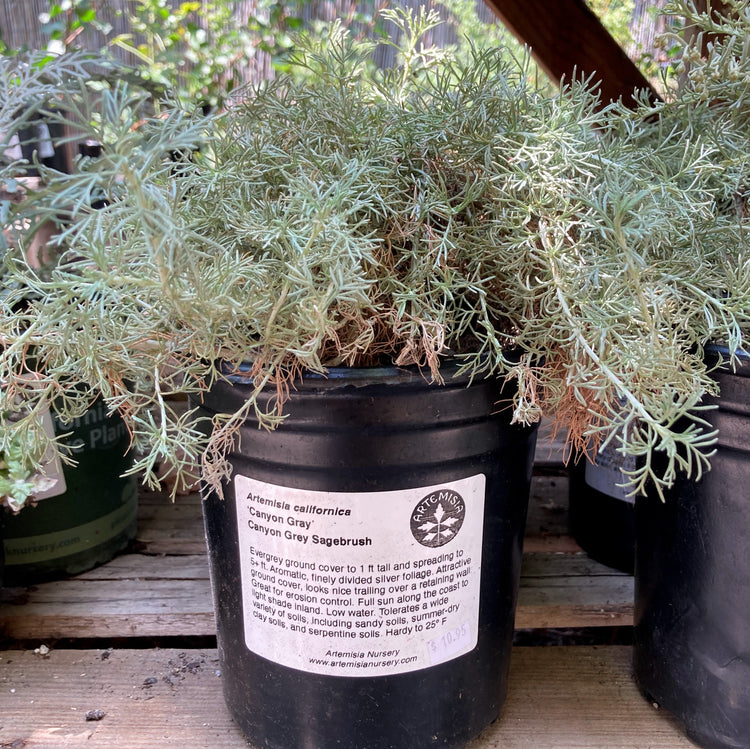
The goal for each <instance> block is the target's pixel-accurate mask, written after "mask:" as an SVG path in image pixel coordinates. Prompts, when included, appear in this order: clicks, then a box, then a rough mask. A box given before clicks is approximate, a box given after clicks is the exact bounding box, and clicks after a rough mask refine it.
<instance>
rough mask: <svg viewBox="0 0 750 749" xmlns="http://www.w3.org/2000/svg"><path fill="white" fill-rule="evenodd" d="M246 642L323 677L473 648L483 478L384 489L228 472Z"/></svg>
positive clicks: (403, 666)
mask: <svg viewBox="0 0 750 749" xmlns="http://www.w3.org/2000/svg"><path fill="white" fill-rule="evenodd" d="M234 486H235V493H236V497H237V524H238V529H239V543H240V565H241V571H242V601H243V612H244V622H245V642H246V644H247V647H248V648H249V649H250V650H251V651H252V652H254V653H257V654H258V655H260V656H263V657H264V658H267V659H269V660H271V661H273V662H275V663H279V664H281V665H284V666H288V667H290V668H296V669H299V670H301V671H306V672H308V673H315V674H328V675H333V676H379V675H384V674H398V673H405V672H408V671H417V670H419V669H423V668H427V667H429V666H433V665H435V664H438V663H443V662H445V661H449V660H451V659H453V658H457V657H458V656H460V655H463V654H464V653H467V652H469V651H470V650H472V649H473V648H474V647H475V646H476V643H477V633H478V624H479V583H480V577H481V561H482V560H481V556H482V531H483V524H484V492H485V477H484V475H483V474H478V475H476V476H471V477H469V478H465V479H460V480H458V481H450V482H447V483H445V484H437V485H435V486H426V487H421V488H416V489H405V490H402V491H387V492H357V493H344V492H321V491H307V490H303V489H290V488H288V487H282V486H276V485H274V484H267V483H265V482H262V481H256V480H254V479H251V478H248V477H246V476H235V479H234Z"/></svg>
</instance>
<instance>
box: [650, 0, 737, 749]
mask: <svg viewBox="0 0 750 749" xmlns="http://www.w3.org/2000/svg"><path fill="white" fill-rule="evenodd" d="M668 12H672V13H675V14H677V15H681V16H684V17H685V18H686V20H687V23H688V28H692V30H693V32H695V33H693V34H691V35H687V36H686V35H683V34H677V33H674V34H673V35H672V36H671V37H670V44H675V45H677V47H678V49H679V51H680V57H679V71H680V73H681V74H682V77H683V81H682V85H681V87H680V88H679V90H678V91H677V92H676V94H675V96H674V98H673V99H671V100H670V101H668V102H666V103H665V104H664V105H662V106H660V107H659V108H658V112H657V117H656V119H654V121H653V126H654V128H656V129H657V130H658V131H660V132H664V131H667V130H671V129H679V130H680V131H681V132H684V133H686V134H687V135H688V137H690V138H692V139H694V140H696V141H697V142H700V143H703V144H704V147H705V148H707V149H711V151H712V153H713V156H712V159H713V160H714V162H715V164H716V167H717V169H716V170H715V174H714V177H713V186H712V189H713V193H714V195H715V196H716V203H715V212H716V215H717V221H716V223H715V224H714V226H713V227H712V229H711V231H710V232H705V231H701V230H700V227H698V231H697V233H696V238H695V241H696V242H697V243H701V244H702V245H703V246H704V247H705V248H706V249H707V251H708V255H707V261H708V262H709V263H710V267H709V269H707V274H706V283H705V284H704V289H705V290H707V291H709V292H710V293H711V294H712V295H713V296H714V297H715V298H723V299H724V300H725V307H726V308H727V309H730V308H731V310H732V312H733V314H734V316H735V317H734V320H735V323H736V326H734V327H724V326H722V327H724V330H723V335H721V334H718V333H721V332H722V331H721V328H720V330H719V331H717V335H716V336H715V337H714V338H713V340H712V342H711V344H710V345H709V346H707V347H706V363H707V366H708V367H709V369H710V370H711V371H712V376H713V377H714V378H715V380H716V383H717V390H716V393H714V394H713V395H711V396H707V397H706V398H705V399H703V401H702V407H703V408H704V409H706V410H704V411H703V417H704V418H705V419H706V425H705V430H706V432H707V433H708V432H711V431H714V432H715V433H717V434H718V440H717V442H716V444H715V446H714V449H715V454H714V455H713V456H712V458H711V470H710V471H708V472H706V473H705V474H704V475H703V476H702V477H699V478H700V480H688V479H686V478H684V477H680V478H679V479H678V480H677V481H676V482H675V485H674V486H673V487H672V488H671V489H670V490H669V491H667V492H666V498H665V501H664V502H660V501H659V500H658V499H657V498H656V497H654V496H643V497H638V499H637V501H636V512H635V520H636V538H637V544H636V571H635V582H636V612H635V614H636V615H635V676H636V680H637V682H638V684H639V686H640V688H641V690H642V692H643V693H644V694H645V695H646V696H647V698H648V699H649V700H650V701H652V702H655V703H658V704H659V705H661V706H663V707H664V708H665V709H667V710H669V711H670V712H672V713H673V714H674V715H675V716H676V717H677V718H678V719H679V720H680V722H681V723H682V724H683V726H684V728H685V730H686V731H687V733H688V735H689V736H690V737H691V738H692V739H693V740H694V741H696V742H697V743H698V745H699V746H701V747H705V748H706V749H730V748H731V749H737V748H738V747H745V748H747V747H750V664H749V663H748V657H747V656H748V652H750V560H749V559H748V554H747V548H748V545H750V502H748V491H747V486H748V482H750V450H749V449H748V445H749V444H750V418H749V417H750V354H748V349H747V335H748V330H749V329H750V259H749V257H750V256H749V255H748V250H749V249H750V244H749V242H748V240H749V239H750V233H749V232H750V223H749V222H748V218H749V217H750V211H749V210H748V201H749V200H750V56H748V39H749V38H750V16H748V4H747V3H746V2H734V1H733V0H732V1H731V2H728V3H725V4H723V6H722V10H721V12H718V11H717V10H715V9H712V10H711V11H710V12H699V11H698V10H697V8H696V6H695V5H694V4H693V3H690V2H677V3H672V4H671V5H670V8H669V9H668ZM710 276H713V280H712V281H711V282H710V284H709V283H708V279H709V277H710ZM738 342H740V343H741V348H740V349H738V347H737V344H738ZM717 396H718V397H717ZM649 494H650V493H649Z"/></svg>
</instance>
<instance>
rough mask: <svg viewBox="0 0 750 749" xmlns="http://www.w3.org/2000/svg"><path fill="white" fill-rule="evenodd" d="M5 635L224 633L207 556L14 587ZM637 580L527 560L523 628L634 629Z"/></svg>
mask: <svg viewBox="0 0 750 749" xmlns="http://www.w3.org/2000/svg"><path fill="white" fill-rule="evenodd" d="M3 598H4V603H3V604H2V605H0V637H3V638H6V639H16V640H29V639H31V640H39V641H42V640H45V639H47V640H51V639H56V638H68V637H79V638H80V637H110V638H112V637H164V636H173V635H209V636H210V635H214V634H215V632H216V629H215V624H214V616H213V605H212V599H211V587H210V582H209V577H208V565H207V559H206V557H205V555H201V556H178V557H174V556H163V557H156V556H154V557H149V556H144V555H140V554H127V555H124V556H121V557H117V558H116V559H114V560H112V562H110V563H109V564H107V565H103V566H102V567H98V568H97V569H95V570H91V571H90V572H87V573H85V574H83V575H79V576H78V577H75V578H71V579H70V580H61V581H57V582H52V583H45V584H43V585H38V586H35V587H33V588H30V589H26V588H15V589H8V590H6V591H5V592H4V594H3ZM632 602H633V578H632V577H631V576H629V575H625V574H623V573H620V572H617V571H615V570H611V569H610V568H609V567H605V566H603V565H601V564H598V563H597V562H594V561H592V560H590V559H589V558H588V557H586V556H585V555H584V554H558V553H556V554H538V553H534V554H526V555H525V556H524V563H523V569H522V574H521V589H520V591H519V600H518V608H517V611H516V626H517V627H519V628H523V629H530V628H546V627H588V626H603V625H627V624H631V623H632V610H633V604H632Z"/></svg>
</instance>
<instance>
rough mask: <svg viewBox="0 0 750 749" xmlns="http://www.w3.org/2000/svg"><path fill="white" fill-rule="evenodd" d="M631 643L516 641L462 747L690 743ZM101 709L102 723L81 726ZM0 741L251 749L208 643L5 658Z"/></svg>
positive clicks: (585, 748) (574, 748)
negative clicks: (493, 712) (487, 710)
mask: <svg viewBox="0 0 750 749" xmlns="http://www.w3.org/2000/svg"><path fill="white" fill-rule="evenodd" d="M630 659H631V650H630V648H627V647H606V648H589V647H554V648H515V649H514V652H513V660H512V663H511V679H510V689H509V694H508V699H507V701H506V703H505V706H504V709H503V714H502V716H501V718H500V720H499V721H497V722H496V723H495V724H494V725H492V726H491V727H490V728H488V729H487V731H485V732H484V734H482V736H480V737H479V738H478V739H475V740H474V741H472V742H471V743H470V745H469V747H467V749H500V747H503V749H602V747H607V749H650V748H651V747H659V749H692V748H693V747H694V745H693V744H692V743H691V742H689V741H688V740H687V739H686V738H684V737H683V736H682V734H681V733H680V731H679V730H678V729H677V728H676V727H675V725H674V723H673V722H672V721H671V720H670V719H669V718H668V717H667V716H666V715H665V714H664V713H661V712H659V711H657V710H654V709H653V707H652V706H651V705H650V704H649V703H648V702H646V701H645V700H644V699H642V698H641V696H640V695H639V694H638V691H637V689H636V687H635V686H634V684H633V682H632V679H631V676H630ZM90 710H101V711H102V712H103V713H104V717H103V718H102V719H101V720H99V721H95V722H92V721H86V719H85V716H86V713H87V712H88V711H90ZM0 746H2V747H23V749H147V748H148V749H151V747H159V748H160V749H169V747H179V748H180V749H182V748H183V747H185V746H191V747H212V749H247V747H248V745H247V743H246V742H245V740H244V738H243V737H242V735H241V732H240V730H239V728H238V727H237V726H236V725H235V724H234V723H233V721H232V719H231V718H230V716H229V714H228V711H227V709H226V707H225V705H224V701H223V697H222V693H221V676H220V673H219V665H218V660H217V655H216V651H215V650H156V649H154V650H113V651H101V650H85V651H75V650H53V651H52V652H51V653H50V654H49V656H48V657H46V658H45V657H43V656H41V655H38V654H35V653H33V652H31V651H6V652H3V653H0Z"/></svg>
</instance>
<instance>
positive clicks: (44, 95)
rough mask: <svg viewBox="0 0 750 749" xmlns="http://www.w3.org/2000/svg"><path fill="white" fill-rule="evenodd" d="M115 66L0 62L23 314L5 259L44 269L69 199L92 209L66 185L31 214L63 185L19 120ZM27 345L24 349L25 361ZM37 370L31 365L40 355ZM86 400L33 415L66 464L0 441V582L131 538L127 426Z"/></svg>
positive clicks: (7, 219)
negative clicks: (14, 270) (61, 195)
mask: <svg viewBox="0 0 750 749" xmlns="http://www.w3.org/2000/svg"><path fill="white" fill-rule="evenodd" d="M112 72H113V64H112V63H111V62H110V61H108V60H106V59H104V58H101V57H99V56H95V55H83V54H78V55H71V56H69V57H67V58H61V59H58V60H55V59H51V60H50V59H46V58H45V56H44V55H41V54H37V55H31V56H29V57H28V58H19V59H18V60H17V61H15V62H13V61H11V60H10V58H5V59H4V60H3V62H2V64H0V79H1V80H2V84H1V85H2V88H3V90H4V91H5V92H6V98H5V99H4V100H3V106H2V114H1V115H0V132H1V133H2V139H3V141H4V143H5V144H6V147H5V148H3V149H2V150H1V151H0V161H2V162H4V164H3V168H2V173H3V180H2V192H1V193H0V208H1V210H2V216H3V221H2V228H3V232H2V236H1V237H0V247H2V252H3V261H2V263H3V265H2V273H0V283H1V284H2V294H3V295H4V296H5V297H6V298H7V299H8V301H9V303H10V304H11V305H12V311H13V313H14V314H21V313H22V312H23V311H24V310H25V309H26V307H27V306H28V304H29V301H30V299H31V298H32V297H33V295H34V291H33V290H32V289H29V288H26V289H22V288H21V287H20V286H19V285H18V284H16V283H14V282H13V279H12V274H11V273H9V272H7V271H6V262H11V258H14V261H15V262H18V261H21V260H23V262H25V263H28V264H29V265H30V266H33V267H34V268H36V269H37V271H38V272H39V273H42V274H45V273H48V272H49V270H50V268H51V267H52V266H53V265H54V263H55V262H57V258H58V257H59V255H60V254H61V253H62V252H64V249H65V248H64V243H63V242H60V241H59V239H58V238H57V237H56V235H58V234H59V233H60V232H61V231H63V230H64V227H65V215H66V214H67V213H68V212H69V208H70V206H71V205H74V204H76V203H78V204H81V206H82V207H81V210H91V207H92V206H95V205H96V201H95V200H94V199H93V196H92V193H91V190H90V189H81V190H79V191H78V192H77V193H76V192H74V191H69V192H68V201H69V203H68V205H65V206H63V205H59V206H57V208H58V210H55V209H54V206H50V205H45V203H44V201H43V200H40V201H39V204H38V206H36V207H35V208H34V209H33V210H29V208H28V206H29V205H35V204H36V202H37V195H38V194H39V185H40V182H43V181H44V179H45V178H46V177H47V176H49V175H54V176H55V177H56V178H57V179H59V180H64V179H65V175H63V174H61V173H60V172H59V171H57V170H55V169H53V168H51V167H46V166H45V165H44V164H43V163H36V162H40V160H41V157H42V155H43V154H41V153H39V152H38V144H37V136H36V133H35V131H34V130H33V129H30V128H29V127H28V125H27V123H28V122H30V121H31V122H33V121H34V120H35V118H37V117H39V116H40V115H42V114H43V113H45V112H47V113H49V114H50V116H51V117H56V115H54V114H52V113H53V112H54V107H55V101H56V100H57V99H58V98H59V97H60V96H62V95H64V94H68V95H70V94H72V93H73V92H75V91H76V90H80V87H81V82H86V84H84V85H93V86H97V85H103V81H104V80H106V77H107V76H108V75H112ZM104 85H105V84H104ZM56 124H57V125H58V127H55V128H53V129H54V131H55V132H56V133H59V132H60V131H61V130H62V129H63V124H64V123H63V122H61V121H58V122H57V123H56ZM73 137H75V136H74V135H73V136H68V140H71V139H72V138H73ZM61 140H62V138H61V136H60V137H58V138H55V146H63V147H64V145H65V144H64V143H61ZM27 141H28V143H27ZM58 150H60V151H61V150H62V148H60V149H58ZM24 155H25V156H26V157H24ZM29 158H31V162H30V161H29ZM86 162H87V160H86V159H82V160H79V161H78V163H77V168H78V169H80V170H83V171H86V168H87V167H86ZM82 185H83V186H84V187H85V184H84V183H83V182H82V181H79V187H81V186H82ZM32 352H33V349H30V351H29V359H30V360H33V353H32ZM35 365H36V366H39V364H38V362H35ZM35 379H36V378H35V377H34V375H33V372H32V371H31V370H29V372H28V376H27V382H26V387H27V388H30V389H33V388H34V387H35V386H36V384H38V383H37V382H36V381H35ZM87 398H88V399H89V402H90V404H89V407H87V408H86V410H85V411H83V412H76V413H71V414H67V415H66V414H64V413H61V412H59V409H52V412H50V409H49V408H43V409H42V410H40V411H37V412H36V414H37V416H36V419H37V421H38V423H39V424H40V425H41V426H42V428H43V429H44V430H45V433H46V434H47V435H48V436H49V437H50V439H56V440H57V442H58V443H59V446H60V447H61V448H62V453H63V455H62V457H63V459H64V464H63V461H62V460H60V457H61V456H60V455H56V454H55V450H54V449H53V448H52V447H51V446H50V447H49V448H47V449H46V450H45V451H44V452H43V453H40V452H39V449H38V448H39V445H38V444H35V440H34V439H33V435H32V434H31V433H27V434H26V435H25V436H24V435H20V434H16V435H10V438H9V439H7V440H3V446H2V450H0V455H2V457H3V461H2V463H3V466H2V479H0V547H2V552H3V556H4V570H3V582H4V584H5V585H9V586H17V585H28V584H32V583H37V582H41V581H44V580H50V579H55V578H59V577H63V576H65V575H70V574H76V573H79V572H83V571H85V570H87V569H89V568H91V567H93V566H95V565H96V564H100V563H102V562H106V561H109V560H110V559H111V558H112V557H113V556H114V555H115V554H116V553H117V552H118V551H122V550H123V549H124V548H125V547H126V546H127V544H128V543H129V541H130V540H131V539H132V538H133V537H134V536H135V531H136V510H137V484H136V480H135V477H134V476H129V477H126V476H122V474H123V473H124V472H125V471H126V470H127V468H128V466H129V465H130V462H131V459H130V456H128V455H127V451H128V446H129V442H130V440H129V437H128V434H127V430H126V428H125V424H124V422H123V421H122V419H121V418H120V416H119V414H117V413H116V412H115V413H109V412H108V409H107V407H106V406H105V404H104V403H103V401H101V399H96V397H95V395H93V394H91V391H89V393H88V394H87ZM28 405H31V404H24V402H23V399H15V400H14V402H13V403H12V407H11V408H10V409H9V410H8V411H7V412H6V417H7V418H17V417H18V416H19V415H28V414H27V413H26V407H27V406H28ZM32 408H33V406H32ZM21 508H23V512H20V510H21Z"/></svg>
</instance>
